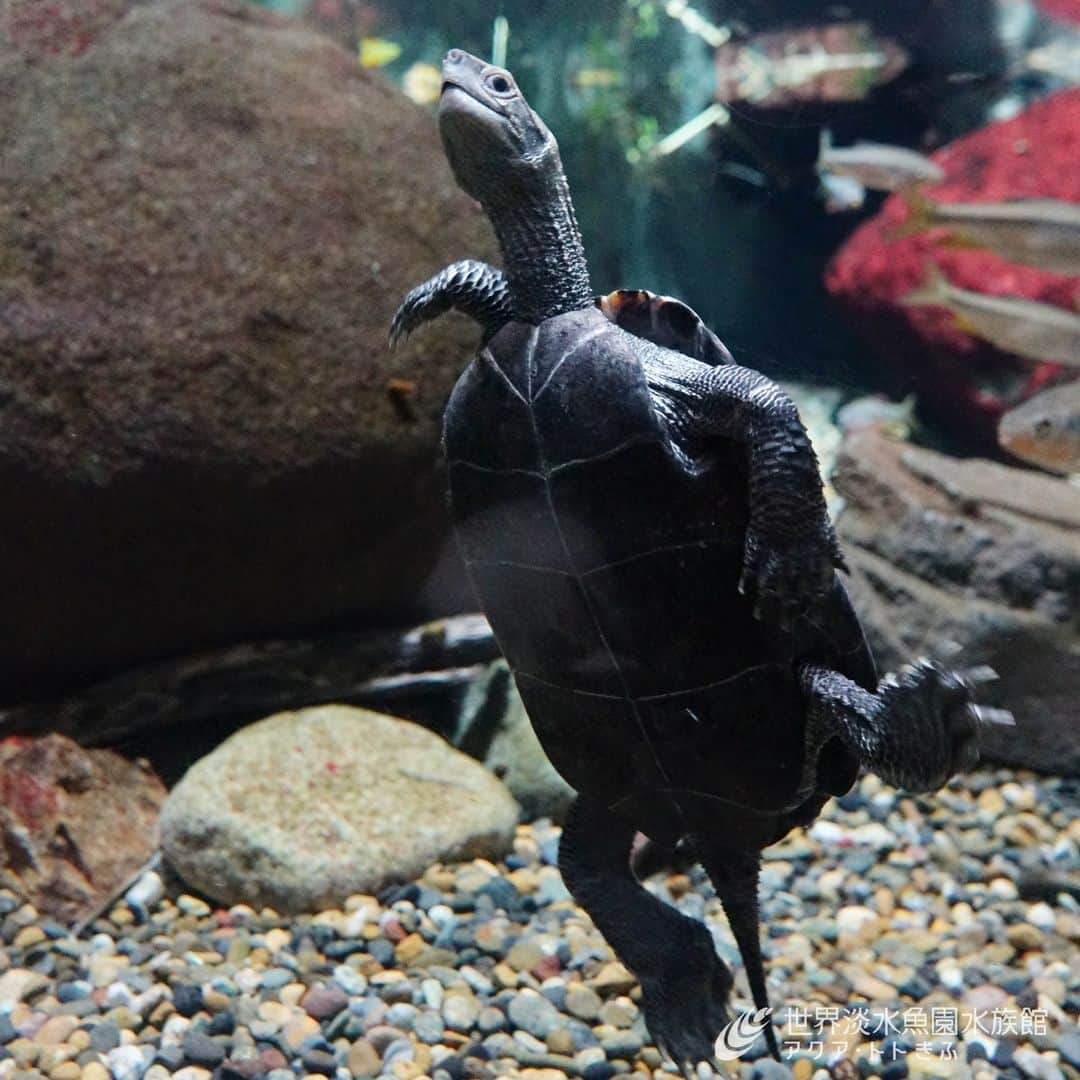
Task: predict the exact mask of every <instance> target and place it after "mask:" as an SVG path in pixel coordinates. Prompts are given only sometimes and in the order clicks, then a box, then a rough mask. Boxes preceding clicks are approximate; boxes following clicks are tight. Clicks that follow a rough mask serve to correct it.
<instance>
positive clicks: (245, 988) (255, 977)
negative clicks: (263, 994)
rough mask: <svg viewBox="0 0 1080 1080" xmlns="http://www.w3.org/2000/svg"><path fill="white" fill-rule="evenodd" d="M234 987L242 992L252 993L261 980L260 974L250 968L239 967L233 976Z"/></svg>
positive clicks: (257, 987)
mask: <svg viewBox="0 0 1080 1080" xmlns="http://www.w3.org/2000/svg"><path fill="white" fill-rule="evenodd" d="M233 982H234V983H236V989H237V990H239V991H240V993H242V994H254V993H255V991H256V990H258V989H259V983H261V982H262V975H261V974H260V973H259V972H257V971H255V970H254V969H252V968H241V969H240V970H239V971H238V972H237V973H236V974H235V975H234V976H233Z"/></svg>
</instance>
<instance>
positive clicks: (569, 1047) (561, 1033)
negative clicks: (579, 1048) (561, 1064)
mask: <svg viewBox="0 0 1080 1080" xmlns="http://www.w3.org/2000/svg"><path fill="white" fill-rule="evenodd" d="M544 1042H546V1043H547V1046H548V1049H549V1050H550V1051H551V1052H552V1053H553V1054H573V1052H574V1040H573V1038H572V1036H571V1035H570V1032H569V1031H567V1030H566V1028H561V1027H555V1028H552V1029H551V1031H549V1032H548V1035H547V1038H546V1039H545V1040H544Z"/></svg>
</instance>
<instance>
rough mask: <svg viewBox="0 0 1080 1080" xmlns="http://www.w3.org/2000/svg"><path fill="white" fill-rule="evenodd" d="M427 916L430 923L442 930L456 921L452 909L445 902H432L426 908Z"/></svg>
mask: <svg viewBox="0 0 1080 1080" xmlns="http://www.w3.org/2000/svg"><path fill="white" fill-rule="evenodd" d="M428 918H429V919H430V920H431V925H432V926H434V927H436V928H437V929H439V930H444V929H446V927H448V926H453V925H454V924H455V923H456V922H457V916H456V915H455V914H454V909H453V908H451V907H449V906H448V905H447V904H433V905H432V906H431V907H429V908H428Z"/></svg>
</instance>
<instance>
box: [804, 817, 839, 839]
mask: <svg viewBox="0 0 1080 1080" xmlns="http://www.w3.org/2000/svg"><path fill="white" fill-rule="evenodd" d="M806 835H807V836H809V837H810V839H811V840H816V841H817V842H818V843H819V844H836V843H839V842H840V841H841V840H842V839H843V838H844V837H846V836H847V830H846V829H845V828H844V827H843V826H842V825H837V824H836V822H835V821H824V820H822V821H815V822H814V824H813V825H811V826H810V830H809V832H808V833H807V834H806Z"/></svg>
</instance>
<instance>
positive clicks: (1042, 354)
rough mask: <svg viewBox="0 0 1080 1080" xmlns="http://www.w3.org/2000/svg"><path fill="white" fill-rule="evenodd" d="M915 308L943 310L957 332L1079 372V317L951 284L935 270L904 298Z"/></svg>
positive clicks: (1012, 298)
mask: <svg viewBox="0 0 1080 1080" xmlns="http://www.w3.org/2000/svg"><path fill="white" fill-rule="evenodd" d="M902 303H904V304H907V305H909V306H912V307H943V308H946V309H947V310H948V311H951V312H952V314H953V317H954V320H955V325H956V327H957V328H958V329H960V330H963V331H964V333H966V334H973V335H974V336H975V337H980V338H982V339H983V340H984V341H989V342H990V343H991V344H992V345H995V346H996V347H997V348H999V349H1002V350H1003V351H1004V352H1011V353H1015V354H1016V355H1017V356H1025V357H1027V358H1028V359H1030V360H1049V361H1052V362H1054V363H1058V364H1065V365H1067V366H1069V367H1080V315H1076V314H1074V313H1073V312H1071V311H1066V310H1065V309H1064V308H1060V307H1055V306H1054V305H1053V304H1040V303H1039V302H1038V301H1036V300H1024V299H1022V298H1021V297H1018V296H986V295H985V294H983V293H977V292H971V291H970V290H968V289H961V288H960V287H959V286H957V285H953V284H952V283H951V282H949V281H948V280H947V279H946V278H945V276H944V275H943V274H942V273H941V271H940V270H939V269H938V268H937V267H936V266H931V267H930V268H929V272H928V274H927V278H926V281H925V282H923V284H922V285H920V286H919V287H918V288H916V289H913V290H912V291H911V292H909V293H908V294H907V296H905V297H903V300H902Z"/></svg>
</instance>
